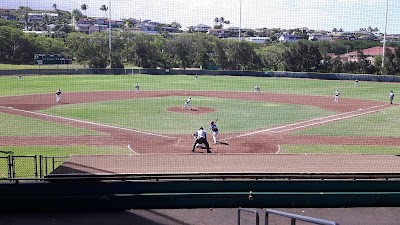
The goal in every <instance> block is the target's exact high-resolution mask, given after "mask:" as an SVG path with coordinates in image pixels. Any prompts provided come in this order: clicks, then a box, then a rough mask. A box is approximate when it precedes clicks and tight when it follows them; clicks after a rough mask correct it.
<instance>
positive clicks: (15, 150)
mask: <svg viewBox="0 0 400 225" xmlns="http://www.w3.org/2000/svg"><path fill="white" fill-rule="evenodd" d="M130 153H131V152H130V150H129V149H128V148H121V147H115V146H109V147H91V146H9V147H3V146H2V147H0V157H2V156H7V155H18V156H25V155H27V156H29V155H42V156H69V155H125V154H126V155H128V154H130Z"/></svg>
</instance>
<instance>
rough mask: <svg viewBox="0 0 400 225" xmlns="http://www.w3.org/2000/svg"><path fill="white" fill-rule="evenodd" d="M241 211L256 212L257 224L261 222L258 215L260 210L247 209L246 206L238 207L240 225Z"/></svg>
mask: <svg viewBox="0 0 400 225" xmlns="http://www.w3.org/2000/svg"><path fill="white" fill-rule="evenodd" d="M240 211H245V212H249V213H254V214H255V215H256V225H259V224H260V217H259V215H258V211H257V210H253V209H246V208H241V207H239V208H238V225H240Z"/></svg>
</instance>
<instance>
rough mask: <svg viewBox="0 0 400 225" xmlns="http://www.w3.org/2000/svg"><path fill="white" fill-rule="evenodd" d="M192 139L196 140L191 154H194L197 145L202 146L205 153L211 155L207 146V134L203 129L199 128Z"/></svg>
mask: <svg viewBox="0 0 400 225" xmlns="http://www.w3.org/2000/svg"><path fill="white" fill-rule="evenodd" d="M193 137H194V138H195V139H196V140H195V141H194V143H193V148H192V152H194V149H195V148H196V146H197V145H201V144H204V145H205V148H206V149H207V153H211V151H210V145H209V144H208V141H207V133H206V131H205V130H204V129H203V127H200V129H199V130H198V131H196V132H195V133H194V134H193Z"/></svg>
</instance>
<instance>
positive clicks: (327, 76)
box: [0, 68, 400, 82]
mask: <svg viewBox="0 0 400 225" xmlns="http://www.w3.org/2000/svg"><path fill="white" fill-rule="evenodd" d="M85 74H97V75H110V74H115V75H123V74H125V75H129V74H148V75H196V74H197V75H209V76H251V77H287V78H307V79H320V80H355V79H357V80H359V81H374V82H400V76H395V75H372V74H347V73H316V72H290V71H248V70H203V69H147V68H144V69H125V68H119V69H118V68H117V69H95V68H85V69H19V70H0V76H16V75H85Z"/></svg>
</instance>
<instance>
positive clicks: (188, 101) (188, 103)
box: [182, 97, 192, 110]
mask: <svg viewBox="0 0 400 225" xmlns="http://www.w3.org/2000/svg"><path fill="white" fill-rule="evenodd" d="M191 100H192V97H189V98H188V99H186V101H185V105H184V106H183V107H182V110H184V109H185V108H186V107H189V109H190V110H192V106H191V105H190V101H191Z"/></svg>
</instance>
